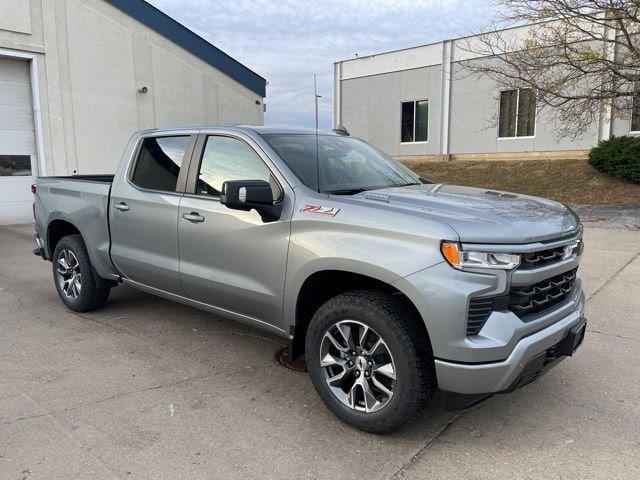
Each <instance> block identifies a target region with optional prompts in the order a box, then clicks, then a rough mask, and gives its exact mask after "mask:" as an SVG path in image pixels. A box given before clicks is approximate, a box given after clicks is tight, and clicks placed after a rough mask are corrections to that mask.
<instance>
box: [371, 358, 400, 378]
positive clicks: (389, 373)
mask: <svg viewBox="0 0 640 480" xmlns="http://www.w3.org/2000/svg"><path fill="white" fill-rule="evenodd" d="M373 373H375V374H378V373H379V374H380V375H384V376H385V377H387V378H390V379H391V380H395V379H396V370H395V368H393V363H391V362H389V363H385V364H384V365H376V366H374V367H373Z"/></svg>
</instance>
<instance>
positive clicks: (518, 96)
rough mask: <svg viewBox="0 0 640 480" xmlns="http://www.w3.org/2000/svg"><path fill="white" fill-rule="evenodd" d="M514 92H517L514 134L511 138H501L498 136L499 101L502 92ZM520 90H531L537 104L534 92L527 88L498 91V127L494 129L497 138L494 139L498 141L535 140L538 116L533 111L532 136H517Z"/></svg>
mask: <svg viewBox="0 0 640 480" xmlns="http://www.w3.org/2000/svg"><path fill="white" fill-rule="evenodd" d="M514 90H515V91H516V92H518V93H517V95H516V119H515V126H516V134H515V135H514V136H513V137H501V136H500V100H501V98H502V93H503V92H512V91H514ZM520 90H533V93H534V98H536V104H537V97H536V95H535V93H536V92H535V90H534V89H533V88H528V87H524V88H520V87H518V88H505V89H502V90H500V92H499V93H500V95H499V96H498V126H497V128H496V133H497V136H496V138H497V139H498V140H520V139H524V140H526V139H531V138H536V130H537V128H538V115H537V112H536V111H535V109H534V112H533V135H520V136H519V135H518V114H519V113H520Z"/></svg>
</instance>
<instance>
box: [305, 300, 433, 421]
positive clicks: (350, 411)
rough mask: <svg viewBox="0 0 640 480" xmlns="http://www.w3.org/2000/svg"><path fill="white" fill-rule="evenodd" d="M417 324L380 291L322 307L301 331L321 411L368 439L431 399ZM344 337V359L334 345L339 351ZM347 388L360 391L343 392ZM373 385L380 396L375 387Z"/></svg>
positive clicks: (429, 360) (427, 358) (425, 345)
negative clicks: (304, 332) (367, 434)
mask: <svg viewBox="0 0 640 480" xmlns="http://www.w3.org/2000/svg"><path fill="white" fill-rule="evenodd" d="M419 322H422V319H420V318H416V314H415V313H414V312H413V311H412V310H411V309H409V308H408V307H407V306H406V305H405V304H404V303H403V302H401V301H399V300H398V299H395V298H394V297H393V296H392V295H389V294H386V293H383V292H375V291H352V292H347V293H344V294H341V295H338V296H336V297H334V298H332V299H330V300H328V301H327V302H326V303H325V304H323V305H322V306H321V307H320V308H319V309H318V310H317V311H316V313H315V315H314V316H313V318H312V319H311V322H310V324H309V329H308V331H307V336H306V341H305V350H306V352H305V353H306V360H307V370H308V371H309V374H310V376H311V381H312V382H313V386H314V387H315V389H316V391H317V392H318V395H320V398H321V399H322V401H323V402H324V403H325V404H326V405H327V407H328V408H329V410H331V411H332V412H333V413H334V414H335V415H336V416H337V417H338V418H340V419H341V420H342V421H344V422H345V423H347V424H349V425H351V426H353V427H356V428H358V429H361V430H365V431H367V432H371V433H387V432H391V431H393V430H396V429H398V428H399V427H401V426H402V425H403V424H405V423H406V422H407V421H408V420H410V419H411V418H412V417H413V416H414V415H415V414H416V413H417V412H418V411H420V410H421V409H422V408H423V407H424V406H425V405H426V404H427V403H428V402H429V401H430V400H431V398H432V397H433V393H434V391H435V388H436V376H435V367H434V363H433V355H432V352H431V346H430V343H429V339H428V337H427V335H426V333H425V331H424V329H423V328H420V327H421V325H420V323H419ZM365 327H366V328H368V331H367V333H366V334H365V335H362V333H363V332H364V331H365ZM341 332H346V333H347V335H346V336H345V335H343V333H341ZM361 335H362V337H364V341H362V342H361V341H360V339H361ZM347 337H348V338H350V339H351V342H352V343H351V347H352V348H351V350H349V349H347V352H344V351H342V350H339V349H338V346H340V347H341V348H342V349H343V350H344V348H345V347H346V346H347V343H346V339H347ZM377 338H380V339H381V340H382V342H383V344H379V343H377ZM332 339H336V340H337V341H338V344H339V345H336V343H334V342H333V340H332ZM376 344H377V345H378V346H375V345H376ZM370 348H373V349H375V351H373V350H370ZM354 352H355V353H356V354H357V355H355V356H354V355H352V354H353V353H354ZM348 359H351V363H352V364H353V365H349V361H348ZM321 360H323V361H324V363H323V364H321ZM389 360H391V361H390V362H389ZM334 362H339V363H340V364H338V365H336V364H335V363H334ZM344 362H346V363H344ZM389 363H391V365H392V368H389ZM323 365H324V366H323ZM326 365H328V366H326ZM342 372H344V373H343V374H342V377H340V374H341V373H342ZM337 377H340V379H339V380H334V379H335V378H337ZM392 377H395V379H394V378H392ZM329 379H331V380H329ZM351 381H353V382H354V383H355V382H358V381H359V382H360V384H359V385H358V386H357V387H350V385H351ZM364 382H367V385H368V387H367V386H365V385H364ZM329 383H332V386H330V385H329ZM381 383H382V387H384V389H383V388H382V387H381V388H378V387H379V385H380V384H381ZM385 389H386V391H387V392H389V391H390V392H391V395H389V394H388V393H386V392H385ZM365 391H368V392H369V395H365Z"/></svg>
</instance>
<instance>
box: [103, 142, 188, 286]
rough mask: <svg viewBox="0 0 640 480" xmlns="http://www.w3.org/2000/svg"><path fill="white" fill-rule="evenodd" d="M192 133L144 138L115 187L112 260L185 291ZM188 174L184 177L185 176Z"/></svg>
mask: <svg viewBox="0 0 640 480" xmlns="http://www.w3.org/2000/svg"><path fill="white" fill-rule="evenodd" d="M189 141H190V137H189V136H164V137H148V138H144V139H143V140H142V142H141V144H140V145H139V147H138V152H137V158H136V160H135V163H134V164H133V166H132V168H131V169H130V171H129V172H127V173H126V174H125V175H124V176H122V177H117V179H116V181H115V182H114V184H113V187H112V191H111V201H110V204H109V219H110V231H111V258H112V259H113V262H114V264H115V265H116V267H117V268H118V270H119V271H120V272H121V273H122V274H123V275H124V276H125V277H126V278H128V279H130V280H133V281H134V282H137V283H141V284H143V285H146V286H148V287H153V288H156V289H159V290H163V291H165V292H170V293H175V294H178V295H182V293H183V291H182V288H181V285H180V278H179V274H178V263H179V260H178V231H177V222H178V205H179V204H180V198H181V195H182V194H181V193H179V192H178V191H177V190H179V188H178V185H179V183H180V182H179V179H182V177H184V176H186V172H185V171H184V170H183V168H182V167H183V165H184V169H186V168H188V163H189V162H188V159H187V158H185V157H186V156H188V152H189V151H190V149H189V148H188V145H189ZM181 172H182V175H181Z"/></svg>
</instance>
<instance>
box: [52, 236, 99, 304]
mask: <svg viewBox="0 0 640 480" xmlns="http://www.w3.org/2000/svg"><path fill="white" fill-rule="evenodd" d="M53 279H54V282H55V285H56V289H57V290H58V295H59V296H60V299H61V300H62V303H64V304H65V306H66V307H67V308H69V309H71V310H74V311H76V312H86V311H89V310H95V309H96V308H99V307H101V306H102V305H104V304H105V303H106V301H107V299H108V298H109V292H110V290H111V289H110V288H108V287H107V288H98V287H97V286H96V281H95V277H94V272H93V266H92V265H91V260H90V259H89V254H88V253H87V248H86V246H85V244H84V242H83V240H82V237H81V236H80V235H67V236H66V237H62V238H61V239H60V241H59V242H58V244H57V245H56V248H55V250H54V252H53Z"/></svg>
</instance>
